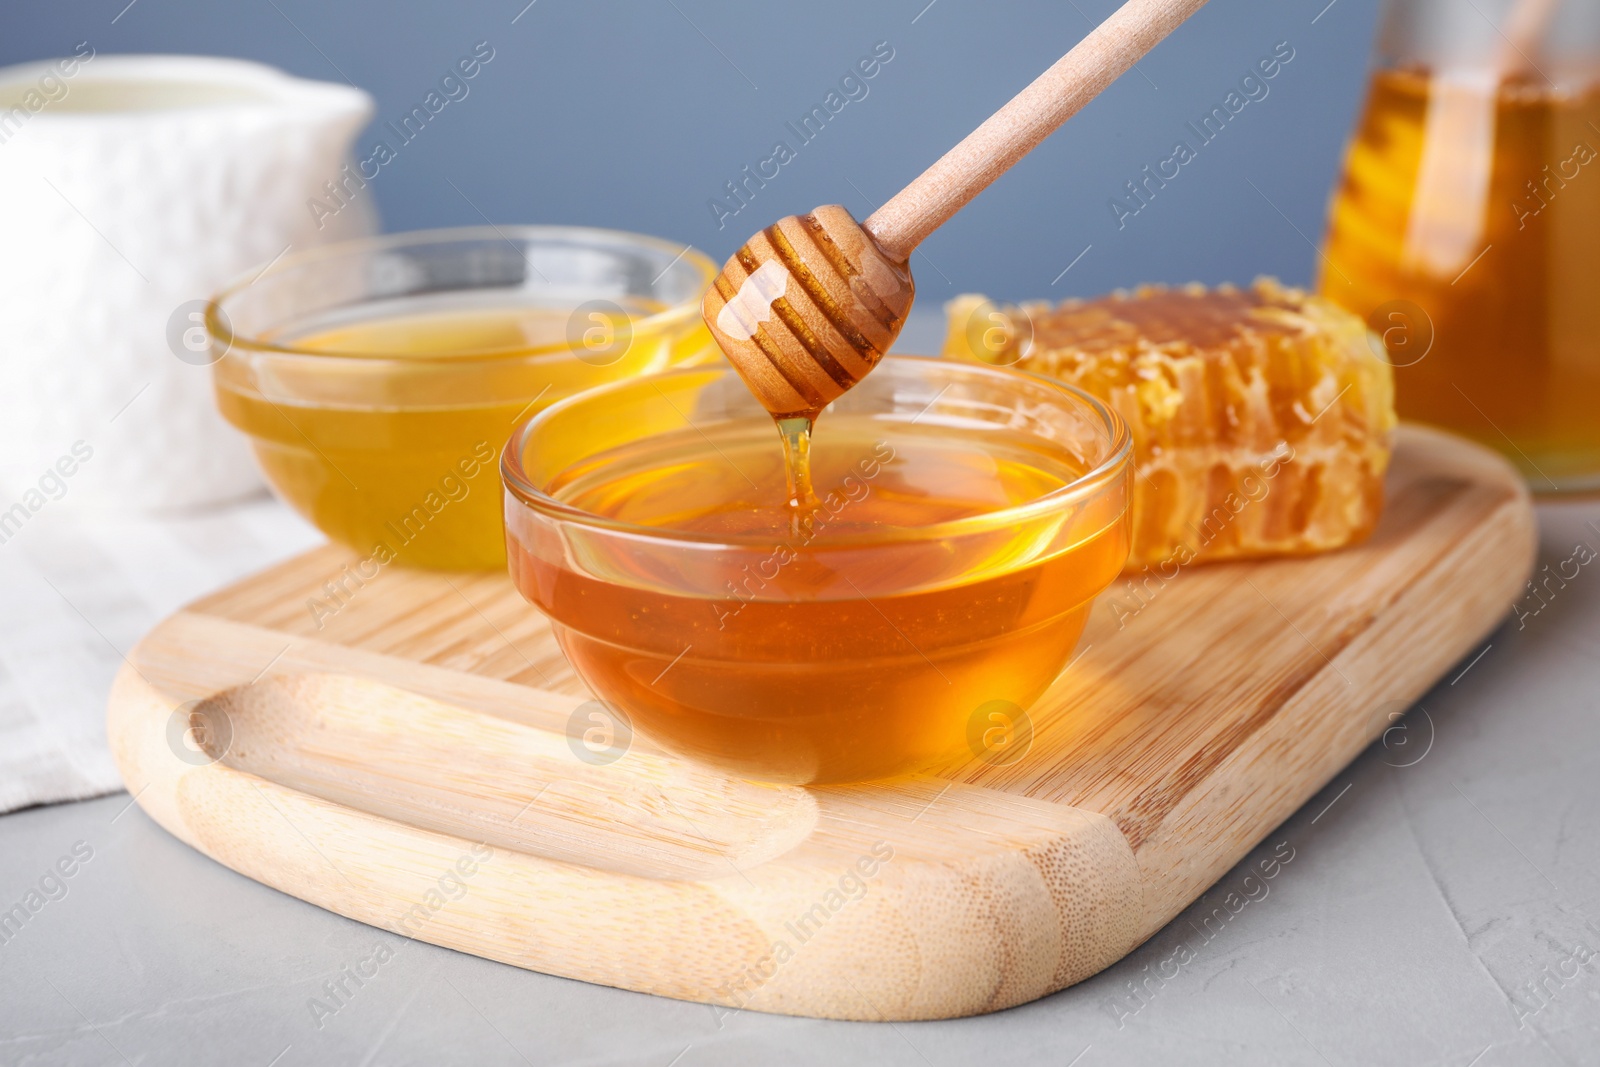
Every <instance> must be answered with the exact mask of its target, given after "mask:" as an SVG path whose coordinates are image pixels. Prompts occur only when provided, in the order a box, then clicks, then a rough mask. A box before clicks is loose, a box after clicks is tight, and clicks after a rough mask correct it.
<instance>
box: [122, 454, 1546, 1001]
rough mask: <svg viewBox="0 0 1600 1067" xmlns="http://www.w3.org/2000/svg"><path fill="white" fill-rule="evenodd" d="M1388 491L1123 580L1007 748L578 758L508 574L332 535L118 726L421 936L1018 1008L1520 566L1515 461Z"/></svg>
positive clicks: (298, 874)
mask: <svg viewBox="0 0 1600 1067" xmlns="http://www.w3.org/2000/svg"><path fill="white" fill-rule="evenodd" d="M1388 491H1389V496H1388V504H1387V508H1386V512H1385V515H1384V519H1383V522H1382V524H1381V526H1380V527H1379V529H1378V531H1377V533H1376V534H1375V535H1374V536H1373V538H1372V539H1371V540H1370V541H1368V542H1367V543H1366V544H1363V545H1360V546H1358V547H1356V548H1353V549H1349V550H1346V551H1343V552H1338V553H1334V554H1331V555H1326V556H1321V557H1317V558H1313V559H1305V560H1287V561H1275V562H1262V563H1247V564H1226V565H1216V566H1210V567H1196V568H1191V569H1188V570H1186V571H1184V572H1183V573H1181V574H1180V575H1179V576H1178V577H1177V578H1176V579H1174V580H1172V581H1171V582H1169V583H1167V584H1165V585H1162V586H1160V587H1159V589H1158V591H1157V592H1156V593H1155V594H1153V595H1151V594H1148V593H1147V594H1146V595H1145V606H1144V607H1142V608H1141V609H1140V610H1139V611H1138V612H1137V614H1136V615H1133V616H1132V617H1128V615H1127V614H1126V612H1113V611H1111V610H1108V607H1109V605H1108V604H1107V603H1105V602H1102V603H1101V604H1100V605H1098V606H1097V607H1096V609H1095V612H1094V617H1093V621H1092V622H1091V623H1090V626H1089V629H1088V631H1087V633H1086V634H1085V637H1084V643H1083V645H1082V646H1080V655H1079V658H1078V660H1077V661H1076V662H1075V663H1074V665H1072V666H1071V667H1070V668H1069V669H1068V670H1067V671H1066V673H1065V674H1063V675H1062V677H1061V678H1059V679H1058V680H1057V682H1056V683H1055V685H1054V686H1053V687H1052V688H1051V690H1050V691H1049V692H1048V693H1047V694H1046V695H1045V697H1044V698H1043V699H1042V700H1040V702H1039V703H1038V704H1037V705H1036V706H1035V707H1034V708H1033V709H1032V713H1031V720H1032V740H1031V746H1030V747H1028V749H1027V751H1026V753H1025V754H1024V755H1023V756H1022V757H1021V758H1020V759H1018V760H1016V761H1015V762H1011V763H1008V764H1000V763H986V762H983V761H981V760H978V759H973V760H971V761H970V762H968V763H966V764H964V765H960V766H953V767H950V768H947V769H945V770H944V771H942V772H940V773H937V774H933V775H929V776H926V777H923V778H918V779H913V780H902V781H899V782H895V783H892V784H878V785H865V786H857V787H849V788H827V789H804V788H798V787H790V786H765V785H755V784H751V783H747V782H743V781H739V780H737V779H732V778H728V777H726V776H724V775H722V774H719V773H717V772H714V771H710V770H707V769H705V768H702V767H700V766H698V765H695V764H693V763H690V762H687V761H685V760H682V759H679V758H677V757H673V756H670V755H667V754H665V753H663V752H661V751H660V750H658V749H656V748H654V747H653V746H651V745H650V743H649V742H648V739H646V738H642V737H636V738H634V739H633V743H632V746H631V748H630V749H629V750H628V751H627V752H626V754H625V755H623V756H621V758H619V759H617V760H615V761H614V762H610V763H605V764H599V763H596V762H594V761H592V760H583V759H579V758H578V755H577V754H576V753H577V752H578V751H584V752H587V751H588V750H585V749H581V748H579V747H578V746H575V745H574V744H572V743H570V742H569V737H568V729H569V721H571V720H572V719H573V717H574V711H575V709H579V708H580V706H581V705H582V704H583V703H584V702H585V701H587V700H588V699H590V698H589V694H587V693H586V691H585V690H584V688H583V686H582V685H581V683H579V682H578V681H577V679H576V678H575V677H574V676H573V674H572V671H571V669H570V668H569V667H568V666H567V664H566V662H565V660H564V659H563V658H562V656H561V653H560V651H559V650H558V649H557V647H556V644H555V642H554V640H553V638H552V636H551V633H550V630H549V627H548V626H547V624H546V623H545V621H544V619H543V617H542V616H540V615H539V614H538V613H537V612H536V611H535V610H534V609H533V608H531V607H529V606H528V605H526V604H525V603H524V602H523V601H522V599H521V598H520V597H519V596H518V595H517V593H516V592H515V591H514V590H513V589H512V588H511V586H510V584H509V582H508V580H507V579H506V578H505V577H504V576H502V575H498V574H489V575H450V576H446V575H439V574H433V573H425V572H416V571H404V570H401V569H398V568H391V569H387V570H384V571H382V572H380V573H378V574H377V575H376V576H374V577H371V578H367V579H361V580H359V581H358V579H359V578H360V576H359V575H355V572H354V570H353V568H351V569H347V565H351V564H353V562H354V557H352V556H351V555H350V554H348V553H346V552H345V551H344V550H342V549H338V548H333V547H327V548H322V549H318V550H316V551H312V552H309V553H307V554H305V555H302V556H300V557H298V558H296V559H293V560H290V561H289V562H287V563H284V564H282V565H280V566H277V567H274V568H273V569H271V570H268V571H265V572H263V573H261V574H259V575H256V576H254V577H252V578H249V579H246V580H245V581H242V582H240V583H238V584H236V585H234V586H232V587H230V588H228V589H225V590H223V591H222V592H220V593H217V594H215V595H213V596H210V597H207V598H206V599H204V600H201V601H200V602H198V603H196V604H193V605H191V606H190V607H188V608H187V609H185V610H183V611H181V612H179V613H178V614H176V615H174V616H172V617H171V618H169V619H167V620H166V621H165V622H163V623H161V624H160V625H159V626H157V627H156V628H155V630H154V631H152V632H151V633H150V634H149V635H148V636H147V637H145V639H144V640H143V641H142V642H141V643H140V644H139V645H138V647H137V648H136V649H135V650H134V651H133V652H132V654H131V655H130V657H129V663H128V665H127V666H126V667H124V669H123V671H122V673H121V675H120V676H119V677H118V679H117V682H116V685H115V688H114V690H113V692H112V695H111V702H110V737H111V744H112V748H113V751H114V752H115V754H116V758H117V760H118V763H119V765H120V767H121V769H122V774H123V778H124V780H125V781H126V782H127V785H128V788H129V790H130V792H132V793H133V794H134V795H135V796H136V797H137V799H138V802H139V803H140V804H141V805H142V806H143V807H144V809H145V810H146V811H147V812H148V813H149V814H150V815H151V817H153V818H154V819H155V820H156V821H157V822H159V823H160V824H161V825H162V826H164V827H166V828H167V829H168V830H169V831H171V832H172V833H173V834H175V835H177V836H178V837H179V838H181V839H183V840H184V841H186V842H188V843H189V844H190V845H192V846H193V847H195V848H197V849H199V850H200V851H202V852H204V853H206V854H207V855H208V856H211V857H213V858H214V859H216V860H218V861H219V862H221V863H224V864H226V865H227V866H229V867H232V868H233V869H234V870H236V871H239V872H241V873H243V874H245V875H248V876H249V877H251V878H254V879H256V880H258V881H261V882H264V883H266V884H267V885H270V886H274V887H276V888H278V889H280V890H282V891H283V892H285V893H290V894H293V895H294V896H297V897H300V898H302V899H304V900H307V901H310V902H312V903H314V904H318V905H320V906H322V907H324V908H327V909H329V910H331V911H335V912H338V913H339V914H341V915H347V916H350V917H351V918H354V919H358V920H360V921H362V922H366V923H370V924H372V925H374V926H380V927H384V928H386V929H389V930H395V931H398V932H400V933H402V934H405V935H407V936H414V937H417V938H420V939H422V940H425V941H431V942H433V943H435V944H439V945H445V946H448V947H450V948H455V949H459V950H461V951H463V952H470V953H473V954H475V955H479V956H486V957H488V958H490V959H496V960H501V961H503V962H506V963H510V964H514V965H516V966H518V967H527V968H532V969H535V970H540V971H546V972H549V973H551V974H558V975H566V976H568V977H572V978H581V979H584V980H586V981H590V982H599V983H603V984H606V985H613V986H620V987H622V988H625V989H634V990H641V991H645V992H650V993H658V994H662V995H665V996H669V997H678V998H682V999H686V1000H698V1001H706V1002H709V1003H715V1004H722V1005H726V1006H729V1007H734V1008H753V1009H759V1010H763V1011H773V1012H784V1013H790V1014H798V1015H815V1016H826V1017H832V1018H842V1019H890V1020H903V1019H931V1018H945V1017H950V1016H959V1015H968V1014H974V1013H979V1012H986V1011H993V1010H996V1009H999V1008H1004V1007H1008V1006H1010V1005H1014V1004H1019V1003H1022V1002H1024V1001H1028V1000H1032V999H1033V998H1035V997H1038V996H1041V995H1043V994H1046V993H1049V992H1052V991H1054V990H1057V989H1060V988H1062V987H1063V986H1067V985H1070V984H1072V983H1073V982H1076V981H1079V980H1080V979H1082V978H1085V977H1087V976H1089V975H1091V974H1093V973H1095V972H1096V971H1098V970H1100V969H1101V968H1103V967H1105V966H1107V965H1109V964H1111V963H1113V962H1115V961H1116V960H1117V959H1119V958H1121V957H1122V956H1123V955H1124V954H1126V953H1127V952H1128V951H1129V950H1130V949H1132V948H1133V947H1135V946H1136V945H1138V944H1139V943H1140V942H1142V941H1143V940H1144V939H1146V938H1148V937H1150V936H1151V935H1152V934H1153V933H1155V932H1156V931H1157V930H1159V929H1160V928H1161V927H1162V926H1163V925H1164V924H1165V923H1167V922H1168V921H1169V920H1170V919H1172V918H1173V916H1175V915H1176V914H1177V913H1178V912H1179V911H1181V910H1182V909H1183V908H1184V907H1185V906H1186V905H1187V904H1188V903H1189V902H1190V901H1192V900H1194V899H1195V897H1197V896H1198V895H1199V894H1200V893H1202V892H1203V891H1204V890H1206V889H1207V888H1208V887H1209V886H1210V885H1212V883H1213V882H1215V881H1216V880H1217V879H1218V878H1219V877H1220V876H1221V875H1222V874H1224V873H1225V872H1226V871H1227V870H1228V869H1229V868H1230V867H1231V866H1233V865H1234V864H1235V863H1236V862H1237V861H1238V860H1239V859H1240V858H1241V857H1242V856H1244V855H1245V853H1246V852H1248V851H1249V850H1250V848H1251V847H1252V846H1254V845H1255V844H1256V843H1257V842H1258V841H1260V840H1261V838H1262V837H1263V836H1264V835H1265V834H1267V833H1268V832H1269V831H1270V830H1271V829H1272V828H1273V827H1274V826H1276V825H1277V824H1278V823H1279V822H1281V821H1282V820H1283V819H1284V818H1285V817H1287V816H1288V815H1289V814H1290V813H1292V812H1293V811H1294V810H1295V809H1296V808H1297V807H1299V806H1300V805H1301V804H1302V803H1304V802H1305V801H1306V800H1307V799H1308V798H1310V797H1311V796H1312V795H1313V794H1314V793H1315V792H1316V791H1317V790H1319V789H1320V788H1321V787H1322V786H1323V785H1324V784H1325V783H1326V782H1327V781H1328V780H1329V779H1330V778H1331V777H1332V776H1333V775H1334V774H1335V773H1336V772H1337V771H1338V770H1339V769H1340V768H1341V767H1342V766H1344V764H1345V763H1347V762H1348V761H1349V760H1350V759H1351V758H1352V757H1353V756H1355V755H1356V754H1357V753H1358V752H1359V751H1361V749H1362V748H1363V747H1364V746H1365V745H1367V744H1368V743H1369V742H1370V741H1371V740H1372V739H1373V738H1374V737H1376V736H1378V735H1379V734H1381V733H1382V732H1383V731H1384V730H1385V729H1387V728H1388V727H1389V726H1390V725H1392V720H1391V718H1390V714H1391V712H1392V711H1393V709H1395V708H1397V707H1404V706H1406V705H1408V704H1409V703H1410V702H1412V701H1413V700H1415V699H1416V698H1417V697H1418V696H1420V695H1421V694H1422V693H1423V692H1424V691H1425V690H1426V689H1427V688H1428V687H1429V686H1430V685H1431V684H1432V683H1433V682H1434V681H1435V680H1436V679H1437V678H1438V677H1439V676H1440V675H1441V674H1442V673H1443V672H1444V671H1445V670H1446V669H1447V668H1448V667H1449V666H1450V665H1451V664H1453V663H1455V662H1456V661H1457V660H1458V659H1460V658H1461V657H1462V656H1463V655H1464V654H1466V653H1468V652H1470V651H1471V650H1472V649H1473V648H1475V647H1476V645H1477V643H1478V642H1479V641H1480V640H1481V639H1482V638H1483V637H1484V636H1485V635H1486V634H1487V632H1488V631H1489V630H1490V629H1491V628H1492V627H1493V626H1494V625H1495V624H1496V622H1497V620H1499V619H1500V618H1501V616H1502V615H1504V614H1505V612H1506V611H1507V609H1508V606H1509V605H1510V604H1511V602H1512V601H1513V600H1514V599H1515V598H1516V597H1517V596H1518V595H1520V593H1521V592H1522V589H1523V582H1524V579H1525V578H1526V576H1527V574H1528V572H1529V571H1530V569H1531V565H1532V559H1533V552H1534V542H1535V531H1534V522H1533V515H1532V511H1531V508H1530V505H1529V500H1528V495H1527V493H1526V491H1525V490H1524V489H1523V487H1522V484H1521V482H1520V481H1519V480H1518V479H1517V477H1516V476H1515V475H1514V474H1513V473H1512V471H1511V470H1510V468H1509V467H1507V466H1506V465H1505V464H1504V463H1503V462H1501V461H1500V460H1499V459H1498V458H1497V457H1495V456H1493V455H1491V454H1490V453H1488V452H1486V451H1484V450H1482V449H1480V448H1478V447H1476V446H1474V445H1469V444H1467V443H1465V442H1462V441H1459V440H1457V439H1454V438H1450V437H1446V436H1444V435H1441V434H1436V433H1432V432H1429V431H1425V430H1420V429H1416V428H1409V427H1408V428H1404V429H1402V431H1401V432H1400V435H1399V441H1398V450H1397V453H1396V456H1395V461H1394V465H1393V470H1392V472H1391V475H1390V479H1389V489H1388ZM352 575H354V577H352ZM1111 595H1113V596H1115V595H1117V594H1115V593H1113V594H1111ZM1121 596H1122V602H1124V603H1131V601H1128V600H1127V595H1126V594H1125V593H1124V594H1121ZM319 603H320V604H322V605H323V609H324V610H321V611H318V610H315V609H314V605H316V604H319ZM329 605H334V606H335V607H336V610H334V611H333V612H332V613H331V614H330V613H329V612H328V611H327V610H326V608H327V607H328V606H329ZM1119 615H1120V616H1121V618H1120V621H1121V623H1122V624H1123V625H1122V626H1121V627H1120V628H1119V626H1118V622H1119V618H1118V616H1119ZM578 723H579V728H580V729H582V728H583V727H586V726H587V725H588V724H589V723H588V721H587V720H585V719H584V718H583V717H582V715H581V713H580V715H579V716H578ZM197 746H198V747H197Z"/></svg>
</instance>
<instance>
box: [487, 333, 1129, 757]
mask: <svg viewBox="0 0 1600 1067" xmlns="http://www.w3.org/2000/svg"><path fill="white" fill-rule="evenodd" d="M1129 449H1130V443H1129V437H1128V433H1127V430H1126V428H1125V427H1124V425H1123V423H1122V421H1121V420H1120V419H1119V418H1118V417H1117V416H1116V415H1115V414H1114V413H1112V412H1110V411H1109V410H1107V409H1106V408H1105V407H1104V406H1103V405H1101V404H1100V403H1099V402H1098V401H1096V400H1094V399H1093V398H1091V397H1090V396H1089V395H1088V394H1086V393H1083V392H1081V391H1079V390H1076V389H1074V388H1072V387H1070V386H1063V385H1059V384H1056V383H1053V382H1050V381H1047V380H1045V379H1042V378H1037V377H1034V376H1032V375H1028V374H1023V373H1020V372H1017V371H1008V370H997V369H993V368H988V367H981V366H971V365H963V364H956V363H948V362H940V361H934V360H927V359H918V358H910V357H891V358H889V359H887V360H885V361H884V362H883V363H881V364H880V365H879V366H878V368H877V369H876V370H875V371H874V372H873V373H872V374H871V375H870V376H869V377H867V378H866V379H865V380H863V381H862V383H861V384H859V385H857V386H856V387H855V388H854V389H853V390H851V391H850V392H848V393H846V394H845V395H844V396H843V397H841V398H839V399H838V400H837V401H835V402H834V403H833V405H832V406H831V407H830V408H829V409H828V410H827V411H826V412H824V413H823V415H822V417H821V419H820V420H819V421H818V423H817V429H816V434H815V436H814V438H813V441H812V446H811V461H812V481H813V485H814V487H815V493H816V504H815V506H814V507H813V508H811V509H809V510H807V511H805V512H803V513H802V512H796V511H795V510H794V509H792V508H791V507H790V505H789V503H788V501H787V493H786V483H785V478H784V468H783V451H782V446H781V443H780V440H779V436H778V434H777V432H776V430H775V429H774V427H773V423H772V419H771V417H770V416H769V415H768V414H767V412H766V411H765V410H763V409H762V408H761V407H760V405H759V404H757V403H756V401H755V400H754V399H753V398H752V397H751V395H750V393H749V391H748V390H747V389H746V387H745V386H744V384H743V383H742V382H741V381H740V379H739V378H738V376H737V374H736V373H735V372H734V371H733V370H732V369H731V368H730V367H728V366H726V365H717V366H709V367H705V368H693V369H687V370H680V371H675V372H672V373H668V374H663V375H656V376H652V377H649V378H641V379H637V380H633V381H628V382H622V383H618V384H616V385H611V386H606V387H602V388H600V389H596V390H592V391H590V392H587V393H584V394H582V395H580V396H577V397H573V398H571V399H569V400H566V401H563V402H561V403H558V404H556V405H554V406H552V407H551V408H549V409H547V410H545V411H544V412H542V413H540V414H539V415H537V416H535V417H534V418H533V419H532V420H531V421H529V422H528V424H527V425H526V426H524V427H523V428H522V429H521V430H519V431H518V433H517V434H516V435H515V436H514V437H513V438H512V439H511V441H510V443H509V444H508V445H507V446H506V451H505V455H504V458H503V461H502V473H503V475H504V478H505V482H506V489H507V493H506V534H507V545H508V553H509V557H510V569H511V575H512V579H513V581H514V582H515V583H516V585H517V587H518V589H519V590H520V591H521V592H522V594H523V595H524V596H525V597H526V598H527V599H528V600H529V601H531V602H532V603H533V604H535V605H537V606H538V607H539V608H540V609H541V610H542V611H544V613H545V614H546V615H548V616H549V618H550V619H551V622H552V624H553V626H554V629H555V633H556V636H557V639H558V640H559V641H560V643H561V647H562V649H563V650H564V651H565V653H566V655H567V658H568V659H569V660H571V662H572V664H573V665H574V667H575V668H576V669H577V671H578V673H579V674H580V675H581V676H582V677H583V679H584V681H585V682H587V683H588V685H589V686H590V688H591V689H593V690H594V692H595V693H596V694H597V695H598V696H599V697H600V698H601V699H603V700H605V701H608V702H610V703H611V704H612V705H613V706H614V707H615V709H617V710H619V711H621V712H622V713H624V714H625V715H626V716H627V717H628V718H629V719H630V720H631V723H632V725H633V726H634V727H635V728H637V729H638V730H639V731H640V732H641V733H643V734H644V735H645V736H648V737H649V738H651V739H652V740H653V741H655V742H657V743H659V744H661V745H663V746H664V747H667V748H670V749H672V750H675V751H677V752H679V753H682V754H684V755H687V756H691V757H694V758H696V759H699V760H702V761H704V762H707V763H710V764H713V765H715V766H719V767H721V768H723V769H725V770H728V771H731V772H733V773H736V774H740V775H744V776H746V777H750V778H756V779H762V780H766V781H776V782H788V783H798V784H821V783H828V782H850V781H860V780H865V779H872V778H882V777H886V776H891V775H896V774H902V773H908V772H911V771H915V770H918V769H921V768H924V767H928V766H930V765H933V764H937V763H942V762H949V761H952V760H959V759H961V758H963V756H964V755H968V754H969V749H971V748H972V738H973V725H974V723H978V724H979V725H981V726H983V727H987V726H989V725H991V724H990V723H989V722H988V720H987V718H986V717H985V716H984V709H987V708H993V707H995V706H997V703H996V702H1003V704H1004V706H1012V705H1014V706H1017V707H1020V708H1026V707H1027V706H1028V705H1030V704H1032V703H1033V702H1034V701H1035V700H1036V699H1037V698H1038V697H1039V696H1040V694H1042V693H1043V692H1044V690H1045V688H1046V687H1047V686H1048V685H1049V684H1050V683H1051V681H1052V680H1054V678H1055V677H1056V675H1057V674H1058V673H1059V672H1060V671H1061V669H1062V667H1063V666H1064V665H1065V664H1066V663H1067V661H1068V658H1069V656H1070V655H1071V653H1072V650H1073V647H1074V646H1075V645H1076V644H1077V642H1078V639H1079V636H1080V635H1081V633H1082V630H1083V626H1084V623H1085V621H1086V619H1087V617H1088V612H1089V608H1090V605H1091V603H1092V602H1093V600H1094V598H1095V596H1096V595H1097V594H1099V593H1100V592H1101V591H1102V590H1103V589H1105V587H1106V586H1107V585H1109V584H1110V583H1111V581H1112V580H1113V579H1114V578H1115V577H1116V575H1117V574H1118V573H1119V572H1120V570H1121V569H1122V567H1123V564H1124V562H1125V561H1126V559H1127V557H1128V545H1129V523H1128V492H1129V479H1130V475H1129V471H1130V467H1129V461H1128V457H1129ZM980 733H981V731H980ZM970 754H971V755H979V754H980V753H978V752H976V751H973V752H971V753H970Z"/></svg>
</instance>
